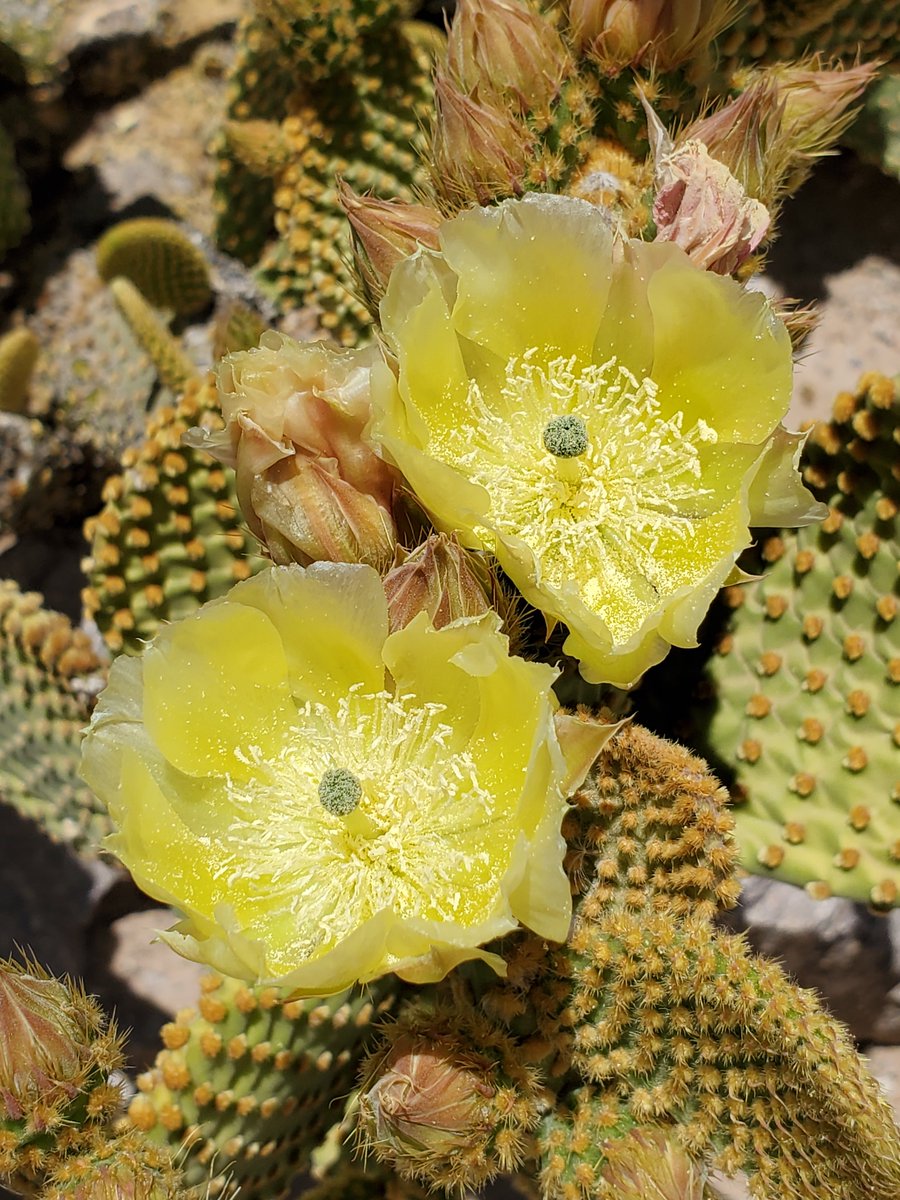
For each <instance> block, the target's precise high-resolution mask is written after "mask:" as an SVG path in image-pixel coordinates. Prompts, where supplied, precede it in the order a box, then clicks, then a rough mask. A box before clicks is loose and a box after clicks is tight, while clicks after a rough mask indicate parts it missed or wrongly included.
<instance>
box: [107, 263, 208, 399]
mask: <svg viewBox="0 0 900 1200" xmlns="http://www.w3.org/2000/svg"><path fill="white" fill-rule="evenodd" d="M109 290H110V291H111V292H112V294H113V298H114V299H115V302H116V304H117V305H118V306H119V311H120V312H121V313H122V316H123V317H124V318H125V320H126V321H127V322H128V324H129V326H130V327H131V330H132V332H133V333H134V334H135V336H136V337H137V339H138V341H139V342H140V343H141V345H142V346H143V348H144V349H145V350H146V351H147V353H148V354H149V355H150V358H151V359H152V361H153V365H154V366H155V367H156V373H157V375H158V376H159V380H160V383H162V384H163V385H164V386H165V387H167V388H171V389H172V391H174V392H181V391H182V390H183V389H184V387H185V386H186V384H187V383H188V382H189V380H191V379H195V378H196V377H197V368H196V367H195V366H194V364H193V362H191V360H190V358H188V356H187V354H186V353H185V352H184V350H183V349H182V347H181V344H180V343H179V341H178V339H177V338H176V337H174V336H173V334H172V333H171V332H170V331H169V329H168V328H167V327H166V325H165V324H164V323H163V321H162V319H161V318H160V317H159V316H158V314H157V313H156V312H155V311H154V310H153V308H152V307H151V305H150V304H148V302H147V301H146V300H145V299H144V296H143V294H142V293H141V292H140V291H139V290H138V288H137V287H135V285H134V284H133V283H132V282H131V280H130V279H125V278H123V277H118V278H115V279H113V280H112V282H111V283H110V285H109Z"/></svg>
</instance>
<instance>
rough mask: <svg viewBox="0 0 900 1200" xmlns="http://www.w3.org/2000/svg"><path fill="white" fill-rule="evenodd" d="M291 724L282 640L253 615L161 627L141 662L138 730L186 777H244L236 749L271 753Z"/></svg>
mask: <svg viewBox="0 0 900 1200" xmlns="http://www.w3.org/2000/svg"><path fill="white" fill-rule="evenodd" d="M249 582H252V581H249ZM245 586H246V585H245ZM291 719H292V705H291V694H290V688H289V686H288V674H287V661H286V659H285V655H284V648H283V646H282V642H281V638H280V637H279V636H278V631H277V630H276V629H275V627H274V625H273V624H272V622H271V621H270V620H269V619H268V617H266V616H265V615H264V614H263V613H261V612H257V611H254V610H253V609H252V608H247V607H245V606H244V605H237V604H231V603H227V602H225V603H219V604H215V605H213V606H211V607H210V608H208V609H207V610H206V611H205V612H204V614H203V618H202V619H201V618H200V617H199V616H198V615H194V616H190V617H188V618H187V619H186V620H184V621H183V622H180V623H178V624H175V625H171V626H169V627H167V628H166V629H165V630H164V631H163V634H162V636H161V637H159V638H158V639H157V640H156V641H155V642H154V643H153V645H151V647H150V648H149V649H148V650H147V652H146V654H145V655H144V724H145V726H146V729H147V732H148V734H149V735H150V737H151V738H152V740H153V741H154V742H155V744H156V745H157V746H158V747H159V749H160V751H161V752H162V754H163V755H164V756H165V757H166V758H167V759H168V760H169V762H170V763H172V764H173V766H175V767H177V768H178V769H179V770H181V771H184V772H186V773H187V774H188V775H209V774H220V775H224V774H226V773H227V772H229V771H231V772H235V773H237V774H241V773H243V771H244V765H243V764H242V763H241V762H240V761H239V760H238V759H237V758H236V757H235V753H234V751H235V747H236V746H242V745H254V744H259V745H267V746H268V745H271V744H272V742H273V740H274V739H276V738H277V737H278V735H279V733H280V732H281V731H282V730H283V729H285V728H286V727H288V726H289V724H290V721H291Z"/></svg>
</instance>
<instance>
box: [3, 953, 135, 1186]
mask: <svg viewBox="0 0 900 1200" xmlns="http://www.w3.org/2000/svg"><path fill="white" fill-rule="evenodd" d="M120 1063H121V1054H120V1051H119V1042H118V1038H117V1035H116V1032H115V1030H114V1029H113V1028H112V1027H110V1026H108V1025H107V1022H106V1019H105V1017H104V1015H103V1013H102V1011H101V1010H100V1007H99V1005H98V1004H97V1003H96V1002H95V1001H94V1000H92V999H90V998H89V997H88V996H86V995H85V994H84V992H83V991H82V990H81V989H80V988H78V987H75V986H73V985H72V984H69V983H68V982H64V981H62V980H59V979H54V978H53V977H52V976H50V975H48V974H47V973H46V972H45V971H44V970H43V969H42V968H41V967H39V966H38V965H37V964H36V963H33V962H25V963H24V964H19V963H16V962H13V961H11V960H2V961H0V1131H2V1135H3V1136H2V1140H0V1175H8V1174H11V1173H13V1172H14V1171H17V1170H20V1169H21V1168H22V1167H23V1165H26V1164H27V1163H28V1161H29V1159H28V1154H29V1146H30V1144H31V1143H32V1142H33V1140H34V1138H35V1137H41V1136H46V1135H47V1133H49V1132H51V1131H53V1130H55V1129H57V1128H59V1127H61V1126H64V1125H65V1124H66V1123H67V1121H69V1120H70V1119H71V1117H72V1115H73V1108H74V1107H75V1106H80V1108H81V1111H82V1112H83V1108H84V1103H85V1096H88V1100H87V1109H88V1111H89V1112H90V1113H91V1114H92V1115H96V1116H98V1117H100V1118H102V1117H103V1116H104V1114H108V1113H109V1111H110V1108H111V1107H114V1104H115V1101H116V1100H117V1099H118V1093H117V1092H116V1091H115V1089H113V1088H110V1087H109V1085H108V1083H107V1079H108V1077H109V1074H110V1073H111V1072H112V1071H113V1070H115V1068H116V1067H118V1066H119V1065H120Z"/></svg>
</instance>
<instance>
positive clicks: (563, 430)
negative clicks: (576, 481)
mask: <svg viewBox="0 0 900 1200" xmlns="http://www.w3.org/2000/svg"><path fill="white" fill-rule="evenodd" d="M588 445H589V442H588V433H587V426H586V425H585V423H584V421H582V419H581V417H576V416H575V414H574V413H564V414H563V415H562V416H561V417H552V418H551V419H550V420H549V421H548V422H547V424H546V425H545V426H544V446H545V448H546V449H547V450H549V451H550V453H551V454H555V455H556V457H557V458H578V456H579V455H580V454H584V452H585V450H587V448H588Z"/></svg>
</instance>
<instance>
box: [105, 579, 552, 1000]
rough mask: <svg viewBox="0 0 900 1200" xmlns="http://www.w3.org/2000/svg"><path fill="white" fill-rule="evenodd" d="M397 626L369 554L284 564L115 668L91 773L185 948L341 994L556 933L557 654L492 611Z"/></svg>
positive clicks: (488, 957)
mask: <svg viewBox="0 0 900 1200" xmlns="http://www.w3.org/2000/svg"><path fill="white" fill-rule="evenodd" d="M386 632H387V618H386V601H385V597H384V593H383V590H382V587H381V583H380V580H379V579H378V576H377V574H376V573H375V572H374V571H372V570H371V568H368V567H361V566H351V565H347V564H317V565H315V566H313V567H310V568H308V569H306V570H304V569H302V568H300V567H297V566H291V567H284V568H274V569H272V570H270V571H269V572H268V573H267V574H266V575H265V576H257V577H256V578H255V579H253V580H252V581H249V582H248V583H246V584H241V585H238V586H237V587H236V588H234V589H233V590H232V592H231V594H230V598H229V599H227V600H224V601H219V602H215V603H212V604H209V605H206V606H204V607H203V608H202V609H201V610H200V611H199V612H198V613H197V614H196V616H195V617H192V618H189V619H188V620H187V621H185V622H182V623H181V624H180V625H175V626H171V627H168V628H166V629H164V630H163V631H162V632H161V633H160V635H159V636H158V638H157V640H156V642H155V643H154V644H153V645H152V646H151V647H150V648H149V649H148V651H147V652H146V654H145V656H144V660H143V662H142V664H141V665H140V668H135V667H134V666H132V665H131V664H130V663H129V665H128V667H127V669H124V670H118V669H117V670H115V671H114V672H113V681H112V685H111V687H110V690H109V693H108V694H105V695H104V696H103V697H102V698H101V700H100V702H99V704H98V707H97V711H96V715H95V719H94V722H93V724H92V726H91V728H90V730H89V732H88V735H87V737H86V739H85V749H84V756H85V767H84V774H85V777H86V778H88V779H89V780H90V782H91V784H92V785H93V786H94V787H95V788H96V789H97V791H98V794H99V795H100V796H101V797H102V798H103V799H105V800H106V802H107V804H108V805H109V808H110V811H111V814H112V816H113V818H114V820H115V821H116V823H117V825H118V828H119V832H118V834H117V835H116V837H115V839H114V841H113V843H112V844H113V847H114V849H115V851H116V852H117V853H118V854H119V855H120V857H121V858H122V860H123V862H125V863H126V865H127V866H128V867H129V868H130V870H131V871H132V872H133V874H134V876H135V878H136V879H137V880H138V881H139V882H140V883H141V885H142V886H144V887H145V888H146V890H148V891H149V892H150V893H151V894H152V895H154V896H157V897H159V898H160V899H164V900H165V901H166V902H168V903H171V904H173V905H175V906H176V907H177V908H179V909H180V910H181V911H182V912H183V913H184V920H182V921H181V922H180V923H179V925H178V926H177V927H176V928H175V929H174V930H171V931H169V933H167V934H166V935H165V936H166V940H167V941H168V943H169V944H170V945H171V946H172V947H173V948H175V949H177V950H178V951H179V953H182V954H185V955H188V956H190V957H195V958H197V959H198V960H200V961H204V962H208V963H210V964H211V965H215V966H216V968H217V969H219V970H223V971H227V972H228V973H229V974H232V975H235V976H240V977H244V978H253V979H265V980H269V981H273V982H275V981H277V982H278V983H279V984H280V985H282V986H287V987H291V988H296V989H298V990H299V991H301V992H304V993H307V994H328V993H330V992H333V991H338V990H341V989H343V988H344V987H346V986H348V985H349V984H351V983H353V982H354V981H356V980H365V979H371V978H374V977H375V976H377V975H379V974H383V973H384V972H385V971H392V970H394V971H397V972H398V973H399V974H401V975H403V977H404V978H409V979H413V980H417V981H432V980H436V979H438V978H440V977H441V976H442V975H443V974H444V973H445V972H446V971H447V970H449V969H450V968H451V967H452V966H453V965H455V964H456V963H458V962H461V961H464V960H465V959H469V958H479V959H482V960H484V961H485V962H487V963H489V964H490V965H492V966H494V967H495V968H496V969H498V970H502V969H503V964H502V961H501V960H500V959H498V958H497V956H496V955H493V954H491V953H490V952H488V951H485V950H483V949H482V948H481V947H482V944H483V943H484V942H485V941H489V940H491V939H493V938H495V937H498V936H500V935H501V934H503V933H506V932H509V931H510V930H512V929H514V928H515V927H516V925H517V924H518V923H519V922H523V923H526V924H528V925H530V927H531V928H533V929H535V930H537V931H538V932H540V933H541V934H542V935H543V936H546V937H553V936H557V937H562V936H564V934H565V931H566V928H567V925H568V920H569V915H570V905H571V902H570V897H569V890H568V885H567V883H566V880H565V876H564V874H563V871H562V858H563V849H564V848H563V845H562V840H561V835H560V826H561V821H562V814H563V811H564V807H565V797H564V793H563V783H564V782H565V780H566V776H567V763H566V760H565V758H564V756H563V754H562V751H561V749H560V746H559V744H558V742H557V740H556V734H555V728H554V725H553V720H552V717H553V712H554V710H555V708H556V701H555V698H554V697H553V694H552V691H551V685H552V683H553V680H554V678H555V676H556V672H555V671H554V670H553V669H552V668H550V667H547V666H541V665H538V664H534V663H526V662H523V661H522V660H519V659H513V658H510V656H509V654H508V646H507V640H506V638H505V637H503V636H502V635H501V634H500V633H499V632H498V618H497V617H496V615H494V614H486V615H485V616H484V617H482V618H477V619H476V618H471V619H465V618H464V619H461V620H460V621H459V622H456V623H452V624H450V625H448V626H446V627H445V628H443V629H441V630H435V629H434V628H433V627H432V626H431V625H430V623H429V622H428V620H427V618H426V617H425V614H422V615H421V616H420V617H419V618H417V619H416V620H414V621H413V622H411V623H410V624H409V625H408V626H406V627H405V628H404V629H403V630H401V631H400V632H398V633H397V634H395V635H393V636H392V637H390V638H386V637H385V635H386ZM170 699H171V700H172V703H171V705H170V706H169V708H168V709H167V708H166V701H168V700H170Z"/></svg>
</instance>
